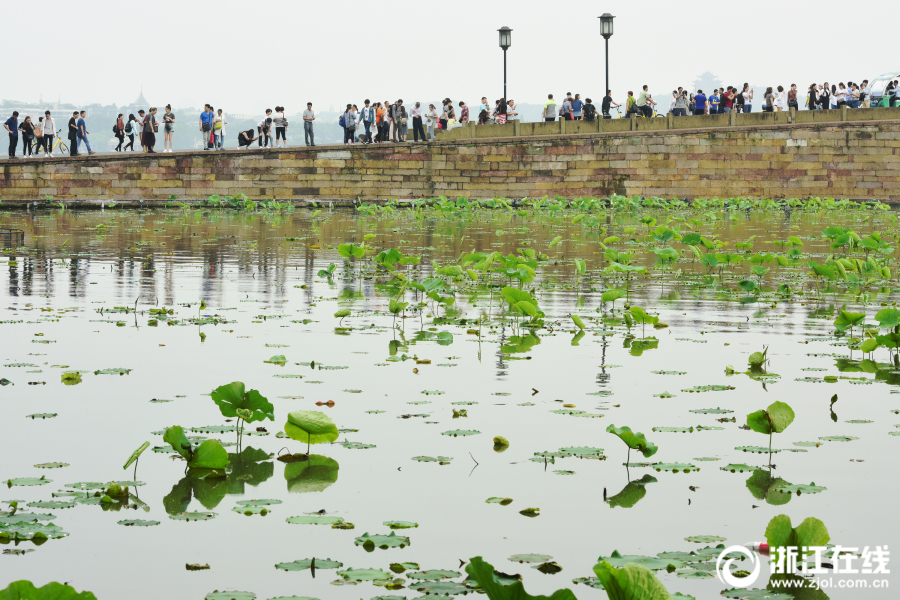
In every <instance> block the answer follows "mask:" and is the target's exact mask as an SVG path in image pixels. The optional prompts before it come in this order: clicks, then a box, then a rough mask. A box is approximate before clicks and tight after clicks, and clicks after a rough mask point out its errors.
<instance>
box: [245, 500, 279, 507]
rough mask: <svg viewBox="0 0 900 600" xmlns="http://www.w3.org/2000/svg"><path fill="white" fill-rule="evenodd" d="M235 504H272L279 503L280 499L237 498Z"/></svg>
mask: <svg viewBox="0 0 900 600" xmlns="http://www.w3.org/2000/svg"><path fill="white" fill-rule="evenodd" d="M235 504H237V505H238V506H273V505H275V504H281V500H271V499H265V500H238V501H237V502H235Z"/></svg>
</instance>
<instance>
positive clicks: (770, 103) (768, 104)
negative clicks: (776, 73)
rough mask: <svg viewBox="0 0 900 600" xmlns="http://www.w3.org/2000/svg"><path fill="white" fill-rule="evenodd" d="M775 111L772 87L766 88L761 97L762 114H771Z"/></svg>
mask: <svg viewBox="0 0 900 600" xmlns="http://www.w3.org/2000/svg"><path fill="white" fill-rule="evenodd" d="M774 110H775V94H774V92H773V91H772V86H769V87H767V88H766V93H765V94H764V95H763V112H773V111H774Z"/></svg>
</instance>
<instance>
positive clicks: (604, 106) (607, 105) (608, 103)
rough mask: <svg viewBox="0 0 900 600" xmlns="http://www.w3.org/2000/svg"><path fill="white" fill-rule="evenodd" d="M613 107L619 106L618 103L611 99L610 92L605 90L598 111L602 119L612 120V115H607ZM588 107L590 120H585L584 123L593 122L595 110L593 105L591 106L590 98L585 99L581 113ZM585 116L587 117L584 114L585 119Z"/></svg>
mask: <svg viewBox="0 0 900 600" xmlns="http://www.w3.org/2000/svg"><path fill="white" fill-rule="evenodd" d="M613 105H616V106H621V105H620V104H619V103H618V102H616V101H615V100H613V99H612V90H606V95H605V96H603V100H602V101H601V102H600V110H601V112H602V113H603V118H604V119H612V115H610V114H609V113H610V111H611V109H612V106H613ZM588 106H590V107H591V110H590V113H591V114H590V118H585V121H593V120H594V114H593V113H595V112H596V108H594V105H593V104H591V99H590V98H588V99H587V104H585V106H584V107H583V108H582V113H584V111H585V109H586V108H587V107H588ZM587 116H588V115H587V114H585V117H587Z"/></svg>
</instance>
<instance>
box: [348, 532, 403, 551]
mask: <svg viewBox="0 0 900 600" xmlns="http://www.w3.org/2000/svg"><path fill="white" fill-rule="evenodd" d="M353 543H354V544H355V545H357V546H363V547H366V546H369V547H372V548H381V549H383V550H384V549H387V548H405V547H406V546H409V538H408V537H404V536H401V535H397V534H396V533H394V532H393V531H392V532H391V533H390V534H389V535H381V534H376V535H369V534H368V532H367V533H364V534H363V535H361V536H360V537H358V538H356V539H355V540H354V541H353Z"/></svg>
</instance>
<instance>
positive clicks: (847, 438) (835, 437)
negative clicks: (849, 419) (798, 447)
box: [819, 435, 859, 442]
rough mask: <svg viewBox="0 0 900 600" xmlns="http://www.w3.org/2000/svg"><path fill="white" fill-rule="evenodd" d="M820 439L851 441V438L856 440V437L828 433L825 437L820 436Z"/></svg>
mask: <svg viewBox="0 0 900 600" xmlns="http://www.w3.org/2000/svg"><path fill="white" fill-rule="evenodd" d="M819 439H820V440H824V441H826V442H852V441H853V440H858V439H859V438H858V437H853V436H852V435H828V436H825V437H820V438H819Z"/></svg>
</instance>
